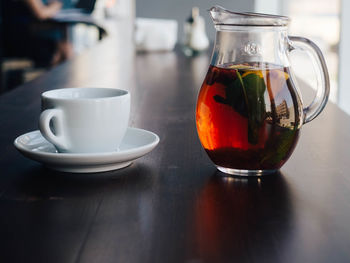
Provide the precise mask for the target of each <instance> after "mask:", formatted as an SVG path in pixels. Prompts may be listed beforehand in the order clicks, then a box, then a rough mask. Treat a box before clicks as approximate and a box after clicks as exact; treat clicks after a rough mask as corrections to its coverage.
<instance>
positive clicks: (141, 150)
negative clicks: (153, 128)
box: [14, 127, 159, 173]
mask: <svg viewBox="0 0 350 263" xmlns="http://www.w3.org/2000/svg"><path fill="white" fill-rule="evenodd" d="M158 143H159V137H158V135H156V134H155V133H153V132H150V131H146V130H142V129H137V128H130V127H129V128H128V129H127V132H126V134H125V137H124V139H123V141H122V143H121V145H120V147H119V151H115V152H106V153H82V154H77V153H58V152H57V150H56V148H55V147H54V146H53V145H52V144H51V143H49V142H48V141H47V140H46V139H44V137H43V136H42V135H41V133H40V131H32V132H29V133H26V134H23V135H21V136H19V137H18V138H17V139H16V140H15V141H14V145H15V147H16V148H17V149H18V150H19V151H20V152H21V153H22V154H23V155H24V156H26V157H28V158H30V159H32V160H34V161H38V162H41V163H42V164H44V165H45V166H47V167H48V168H51V169H54V170H58V171H63V172H72V173H95V172H105V171H111V170H117V169H121V168H123V167H126V166H128V165H130V164H131V163H132V161H134V160H135V159H137V158H139V157H141V156H143V155H145V154H146V153H149V152H150V151H152V150H153V149H154V147H156V146H157V144H158Z"/></svg>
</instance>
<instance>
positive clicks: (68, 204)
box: [0, 33, 350, 263]
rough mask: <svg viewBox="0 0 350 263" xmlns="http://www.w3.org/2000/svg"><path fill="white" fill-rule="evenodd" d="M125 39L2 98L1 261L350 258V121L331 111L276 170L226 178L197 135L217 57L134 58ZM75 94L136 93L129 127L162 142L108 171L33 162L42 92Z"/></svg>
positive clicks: (310, 128) (161, 55) (307, 131)
mask: <svg viewBox="0 0 350 263" xmlns="http://www.w3.org/2000/svg"><path fill="white" fill-rule="evenodd" d="M117 36H118V35H117ZM116 39H118V37H117V38H113V37H108V38H107V39H105V40H103V41H102V43H101V44H99V45H98V46H97V47H96V48H94V49H92V50H90V51H88V52H85V53H83V54H81V55H80V56H78V57H76V58H74V59H73V60H72V61H69V62H67V63H65V64H62V65H61V66H58V67H57V68H55V69H53V70H52V71H50V72H48V73H47V74H45V75H43V76H42V77H40V78H39V79H37V80H35V81H33V82H31V83H28V84H26V85H24V86H22V87H20V88H18V89H16V90H13V91H11V92H9V93H7V94H5V95H3V96H1V97H0V149H1V156H0V262H51V263H54V262H59V263H62V262H128V263H132V262H161V263H164V262H174V263H178V262H188V263H201V262H259V263H261V262H284V263H286V262H315V263H316V262H317V263H320V262H337V263H338V262H350V173H349V168H350V147H349V142H350V118H349V117H348V116H347V115H346V114H345V113H343V112H342V111H341V110H340V109H339V108H338V107H337V106H335V105H334V104H332V103H330V104H329V105H328V106H327V107H326V110H325V111H324V112H323V113H322V114H321V116H320V117H318V118H317V119H316V120H314V121H313V122H312V123H310V124H308V125H305V126H304V127H303V129H302V135H301V139H300V141H299V144H298V146H297V148H296V150H295V152H294V154H293V156H292V157H291V159H290V160H289V161H288V162H287V164H286V165H285V166H284V167H283V168H282V170H281V173H280V174H279V175H274V176H268V177H264V178H259V179H254V178H251V179H237V178H227V177H226V178H225V177H223V176H222V175H223V174H222V173H220V172H218V171H217V170H216V169H215V167H214V165H213V164H212V163H211V162H210V160H209V159H208V157H207V156H206V154H205V152H204V151H203V149H202V148H201V146H200V143H199V140H198V138H197V133H196V129H195V114H194V110H195V103H196V97H197V93H198V90H199V87H200V85H201V82H202V80H203V77H204V75H205V73H206V70H207V67H208V63H209V58H208V56H207V55H203V56H199V57H195V58H186V57H184V56H183V55H182V54H181V53H180V52H169V53H151V54H138V55H133V54H134V53H133V52H132V49H127V48H125V47H126V46H128V44H126V45H124V46H123V45H122V44H120V43H119V42H117V41H116ZM124 40H128V41H129V43H131V40H132V38H131V33H130V34H129V35H128V36H127V37H125V38H124ZM128 41H126V42H128ZM118 43H119V44H118ZM72 86H107V87H115V88H123V89H128V90H129V91H130V92H131V95H132V112H131V120H130V124H131V126H134V127H140V128H144V129H148V130H151V131H153V132H155V133H157V134H158V135H159V136H160V139H161V141H160V144H159V145H158V147H157V148H156V149H155V150H154V151H152V152H151V153H149V154H148V155H146V156H144V157H143V158H141V159H139V160H137V161H135V162H134V163H133V164H132V165H131V166H130V167H128V168H126V169H122V170H119V171H113V172H106V173H101V174H81V175H74V174H65V173H59V172H55V171H51V170H48V169H46V168H45V167H43V166H42V165H41V164H39V163H36V162H34V161H31V160H29V159H26V158H24V157H23V156H22V155H21V154H20V153H19V152H17V150H16V149H15V148H14V146H13V140H14V139H15V138H16V137H17V136H19V135H21V134H23V133H26V132H29V131H32V130H36V129H37V127H38V125H37V123H38V116H39V113H40V94H41V93H42V92H43V91H46V90H49V89H55V88H64V87H72Z"/></svg>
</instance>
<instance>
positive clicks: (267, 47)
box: [196, 6, 330, 175]
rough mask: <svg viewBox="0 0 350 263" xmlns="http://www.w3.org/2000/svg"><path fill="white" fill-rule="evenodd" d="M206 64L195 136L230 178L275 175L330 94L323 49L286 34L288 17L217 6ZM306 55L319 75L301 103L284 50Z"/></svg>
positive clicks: (213, 15)
mask: <svg viewBox="0 0 350 263" xmlns="http://www.w3.org/2000/svg"><path fill="white" fill-rule="evenodd" d="M209 12H210V15H211V17H212V20H213V22H214V24H215V28H216V39H215V45H214V50H213V53H212V59H211V64H210V66H209V70H208V73H207V75H206V77H205V79H204V82H203V85H202V87H201V90H200V92H199V95H198V100H197V107H196V124H197V132H198V135H199V139H200V141H201V143H202V146H203V147H204V149H205V151H206V152H207V154H208V156H209V157H210V159H211V160H212V161H213V162H214V164H215V165H216V166H217V168H218V169H219V170H220V171H222V172H225V173H228V174H234V175H263V174H268V173H274V172H275V171H276V170H278V169H279V168H280V167H281V166H282V165H283V164H284V163H285V162H286V161H287V160H288V158H289V157H290V155H291V154H292V152H293V150H294V148H295V146H296V143H297V141H298V138H299V133H300V128H301V126H302V125H303V124H305V123H307V122H310V121H311V120H313V119H314V118H316V117H317V116H318V115H319V114H320V112H321V111H322V110H323V108H324V107H325V105H326V103H327V101H328V96H329V89H330V88H329V76H328V71H327V67H326V63H325V60H324V58H323V56H322V53H321V51H320V49H319V48H318V47H317V46H316V45H315V44H314V43H313V42H311V41H310V40H308V39H306V38H303V37H294V36H293V37H292V36H288V33H287V29H288V27H287V26H288V23H289V18H288V17H285V16H275V15H266V14H257V13H235V12H231V11H229V10H226V9H224V8H222V7H220V6H215V7H212V8H211V9H210V10H209ZM295 49H298V50H302V51H305V52H307V53H308V54H309V55H310V58H311V59H312V61H313V64H314V65H315V68H316V72H317V78H316V80H317V92H316V96H315V98H314V100H313V101H312V103H311V104H310V105H309V106H307V107H304V106H303V103H302V100H301V97H300V92H299V90H298V88H297V86H296V81H295V78H294V76H293V72H292V69H291V68H290V61H289V53H290V52H291V51H293V50H295Z"/></svg>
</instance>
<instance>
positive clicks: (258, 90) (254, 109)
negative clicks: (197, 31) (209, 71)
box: [214, 70, 266, 144]
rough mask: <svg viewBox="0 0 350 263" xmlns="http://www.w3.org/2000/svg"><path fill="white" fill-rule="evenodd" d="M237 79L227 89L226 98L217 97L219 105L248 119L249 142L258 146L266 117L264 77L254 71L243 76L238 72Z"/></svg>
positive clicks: (215, 97)
mask: <svg viewBox="0 0 350 263" xmlns="http://www.w3.org/2000/svg"><path fill="white" fill-rule="evenodd" d="M236 74H237V79H235V80H234V81H233V82H231V83H230V84H229V85H228V86H227V87H226V89H225V93H226V98H224V97H222V96H220V95H215V96H214V99H215V101H216V102H218V103H223V104H226V105H229V106H231V107H232V108H233V109H234V110H235V111H237V112H238V113H239V114H241V115H242V116H244V117H246V118H248V141H249V143H251V144H257V143H258V138H259V129H260V128H261V126H262V125H263V122H264V120H265V117H266V116H265V115H266V109H265V106H266V105H265V100H264V93H265V90H266V86H265V82H264V79H263V78H262V77H260V76H259V75H258V74H257V73H255V72H253V71H248V72H246V73H244V74H243V75H241V74H240V73H239V71H238V70H236Z"/></svg>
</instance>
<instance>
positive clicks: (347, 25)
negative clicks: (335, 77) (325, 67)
mask: <svg viewBox="0 0 350 263" xmlns="http://www.w3.org/2000/svg"><path fill="white" fill-rule="evenodd" d="M341 5H342V6H341V9H340V10H341V12H342V13H341V26H340V28H341V30H340V45H339V89H338V103H339V106H340V107H341V108H342V109H343V110H344V111H346V112H347V113H348V114H350V82H349V80H350V48H349V47H350V1H348V0H343V1H342V3H341Z"/></svg>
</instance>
